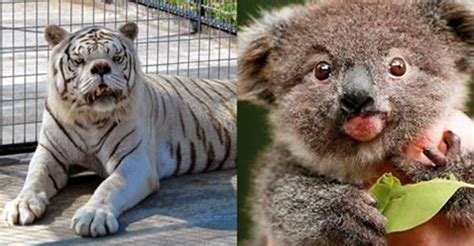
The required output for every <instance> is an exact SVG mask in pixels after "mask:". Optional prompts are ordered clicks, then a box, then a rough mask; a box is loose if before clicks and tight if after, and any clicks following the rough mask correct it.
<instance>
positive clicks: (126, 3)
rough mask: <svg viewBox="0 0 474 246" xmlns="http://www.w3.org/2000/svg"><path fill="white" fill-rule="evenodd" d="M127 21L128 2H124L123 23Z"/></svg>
mask: <svg viewBox="0 0 474 246" xmlns="http://www.w3.org/2000/svg"><path fill="white" fill-rule="evenodd" d="M127 21H128V0H126V1H125V22H127Z"/></svg>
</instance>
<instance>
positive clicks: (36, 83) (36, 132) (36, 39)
mask: <svg viewBox="0 0 474 246" xmlns="http://www.w3.org/2000/svg"><path fill="white" fill-rule="evenodd" d="M38 10H39V9H38V1H36V16H35V17H36V20H35V23H36V33H35V44H36V45H35V50H36V59H35V60H36V64H35V95H36V96H35V97H36V98H35V142H36V141H38V98H39V95H38V80H39V77H38V64H39V62H38V57H39V52H38V41H39V40H38V34H39V30H38Z"/></svg>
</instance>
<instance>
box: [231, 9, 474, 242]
mask: <svg viewBox="0 0 474 246" xmlns="http://www.w3.org/2000/svg"><path fill="white" fill-rule="evenodd" d="M239 36H240V37H241V40H240V48H241V52H240V59H239V67H238V76H239V82H238V86H239V88H238V93H239V97H240V99H245V100H251V101H254V102H256V103H259V104H263V105H265V106H267V107H269V108H270V111H271V116H270V121H271V124H272V126H273V129H274V144H273V145H272V146H271V147H269V148H268V151H267V154H266V155H264V157H263V158H262V159H261V161H260V162H261V164H262V168H261V169H260V170H259V171H258V172H256V178H255V183H256V184H255V187H257V188H256V190H255V196H254V197H253V198H252V202H254V203H255V208H254V212H255V221H256V222H257V223H258V228H259V231H260V233H261V234H263V235H267V236H270V237H271V238H273V239H274V240H275V242H274V243H279V244H281V245H306V244H321V245H326V244H330V245H334V244H335V243H336V244H345V245H368V244H374V245H381V244H382V245H383V244H385V237H384V233H383V231H384V229H383V228H384V221H383V217H382V215H380V214H379V213H378V212H377V211H376V210H375V209H374V207H373V201H371V199H370V196H369V195H368V193H367V192H366V191H364V190H363V189H362V184H363V183H364V182H365V181H367V180H368V179H370V178H373V175H374V172H373V170H374V167H375V166H376V165H377V164H379V163H381V161H382V160H385V159H387V158H390V157H392V158H393V162H394V164H397V163H398V162H397V156H398V155H400V153H402V148H403V146H406V144H407V143H408V142H410V141H411V140H413V139H414V138H415V136H416V135H417V134H419V133H420V132H421V131H422V130H423V129H426V128H427V126H429V125H430V124H432V123H433V122H435V121H436V120H437V119H440V117H441V116H442V115H444V114H446V113H447V112H450V111H452V110H455V109H458V110H463V109H464V105H465V103H466V100H467V98H468V92H467V91H468V90H467V85H468V81H469V78H470V77H471V75H472V73H473V71H474V16H473V14H472V12H470V11H469V10H468V9H467V8H466V7H465V6H462V5H460V4H456V3H455V2H453V1H442V0H438V1H429V0H426V1H396V0H386V1H367V0H366V1H363V0H357V1H342V0H341V1H339V0H333V1H331V0H327V1H318V2H308V3H306V4H305V5H304V6H290V7H287V8H284V9H282V10H279V11H276V12H270V13H265V14H264V15H263V17H262V18H261V19H259V20H257V21H256V22H255V23H254V24H253V25H251V26H250V27H248V28H246V29H244V30H243V32H242V33H240V34H239ZM394 57H402V58H403V59H404V60H405V61H406V62H407V64H408V65H407V73H406V75H404V76H403V77H401V78H394V77H392V76H390V75H389V73H388V67H389V65H388V64H389V62H390V61H391V60H392V59H393V58H394ZM320 61H326V62H328V63H330V64H331V65H332V73H331V77H330V79H329V81H325V82H323V81H318V80H317V79H316V78H315V76H314V68H315V66H316V64H318V63H319V62H320ZM354 66H363V67H366V68H367V69H368V71H369V74H370V77H371V79H372V80H373V81H374V83H373V84H374V88H375V89H374V90H375V97H374V103H373V110H374V111H378V112H383V113H385V114H386V116H387V125H386V127H385V128H384V130H383V132H382V133H381V134H380V135H379V136H378V137H377V138H375V139H373V140H372V141H369V142H358V141H355V140H353V139H351V138H349V137H348V136H347V135H345V134H344V133H343V132H342V130H341V128H342V124H343V122H344V121H345V117H346V116H345V115H344V114H342V113H341V110H340V101H339V99H340V97H341V95H342V88H341V87H342V82H343V80H344V78H345V73H346V72H347V71H348V70H349V69H351V68H353V67H354ZM451 152H452V154H451V155H450V157H449V162H450V163H449V164H448V165H447V167H446V168H440V169H438V170H433V169H431V168H424V167H422V166H421V165H416V164H414V165H412V166H413V167H415V168H412V169H410V170H408V169H403V168H401V167H400V169H402V171H404V172H406V174H407V175H408V176H410V177H412V179H413V180H414V181H418V180H424V179H427V178H432V177H436V176H443V175H444V174H446V173H448V172H454V173H455V174H456V175H457V176H458V177H459V178H460V179H461V180H465V181H469V182H472V181H473V177H474V176H473V174H472V171H471V169H472V165H473V164H474V161H473V158H472V156H473V154H472V153H466V152H465V151H461V150H459V151H451ZM472 196H473V194H472V192H467V191H465V190H463V191H460V192H458V193H457V194H456V196H455V197H454V198H453V199H451V201H450V203H449V204H448V206H447V207H446V208H445V211H446V212H447V215H448V217H449V218H450V219H452V220H453V221H459V220H461V221H462V222H463V223H464V224H465V225H466V226H472V224H473V222H474V216H473V215H474V203H473V202H472V201H473V200H472Z"/></svg>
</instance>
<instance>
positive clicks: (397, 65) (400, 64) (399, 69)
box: [390, 57, 407, 77]
mask: <svg viewBox="0 0 474 246" xmlns="http://www.w3.org/2000/svg"><path fill="white" fill-rule="evenodd" d="M406 72H407V66H406V64H405V61H404V60H403V59H402V58H398V57H397V58H394V59H393V60H392V62H390V74H392V75H393V76H397V77H401V76H403V75H404V74H405V73H406Z"/></svg>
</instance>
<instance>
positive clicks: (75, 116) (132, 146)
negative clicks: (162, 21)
mask: <svg viewBox="0 0 474 246" xmlns="http://www.w3.org/2000/svg"><path fill="white" fill-rule="evenodd" d="M105 30H106V31H107V29H105ZM107 32H108V31H107ZM112 34H114V35H117V36H119V37H120V34H119V33H113V32H112ZM122 38H123V37H122ZM120 41H121V42H123V43H124V45H126V46H128V47H133V44H132V43H131V42H130V40H126V39H122V40H120ZM67 44H68V43H67V42H63V43H61V44H58V46H56V47H55V48H54V49H53V55H52V60H53V61H54V60H55V59H57V58H58V57H57V56H61V54H62V53H61V52H62V50H63V49H64V47H65V46H66V45H67ZM130 49H131V50H132V53H133V55H134V58H135V60H136V62H135V67H134V68H135V72H132V74H133V78H132V80H133V81H132V82H133V84H135V86H134V87H133V89H132V90H131V91H129V92H127V93H128V95H127V99H125V100H123V101H121V102H119V103H117V104H115V106H114V107H111V106H110V105H106V106H105V107H102V108H101V107H99V108H97V107H92V106H83V107H82V108H78V107H74V105H73V106H71V103H70V102H68V101H66V100H64V99H61V95H60V93H61V92H62V91H63V90H64V88H65V87H64V86H62V85H64V84H66V83H63V81H60V83H58V82H57V81H56V80H57V79H58V78H59V77H61V76H59V75H58V76H57V77H56V80H55V79H54V78H53V77H54V76H53V74H52V70H53V69H51V71H50V78H51V83H50V87H49V95H48V99H47V106H46V110H45V112H44V113H43V124H42V128H41V133H40V137H39V146H38V148H37V150H36V152H35V153H34V155H33V158H32V160H31V163H30V165H29V169H28V174H27V178H26V181H25V185H24V187H23V189H22V191H21V192H20V194H19V195H18V196H17V198H16V199H15V200H13V201H11V202H8V203H7V204H6V206H5V209H4V216H5V219H6V220H7V222H8V223H9V224H11V225H13V224H21V225H26V224H30V223H32V222H33V221H34V220H35V219H38V218H40V217H41V215H42V214H43V213H44V211H45V208H46V206H47V205H48V203H49V199H50V198H51V197H53V196H54V195H56V193H57V192H58V190H59V189H61V188H63V187H64V186H65V185H66V183H67V179H68V169H69V166H70V165H73V164H79V165H81V166H83V167H85V168H87V169H90V170H93V171H95V172H97V173H98V174H99V175H101V176H103V177H105V178H106V179H105V180H104V181H103V182H102V183H101V184H100V186H99V187H98V188H97V189H96V190H95V192H94V194H93V195H92V197H91V199H90V200H89V201H88V202H87V203H86V204H85V205H84V206H83V207H81V208H80V209H79V210H77V211H76V213H75V214H74V216H73V218H72V222H71V229H73V230H74V232H75V233H77V234H79V235H82V236H93V237H96V236H103V235H106V234H108V233H115V232H117V230H118V220H117V219H118V217H119V215H120V214H121V213H122V212H123V211H125V210H126V209H129V208H131V207H133V206H134V205H135V204H137V203H138V202H140V201H141V200H142V199H144V198H145V197H146V196H148V195H149V194H150V193H152V192H153V191H155V190H157V189H158V187H159V180H160V179H161V178H165V177H169V176H172V175H174V174H175V175H182V174H187V173H195V172H203V171H212V170H217V169H219V168H222V169H225V168H231V167H235V156H236V124H235V123H236V122H235V121H236V98H235V83H232V82H225V81H214V80H200V79H191V78H179V77H171V76H160V75H156V76H147V75H144V74H143V73H142V72H141V70H140V65H139V62H138V60H137V57H136V54H135V53H134V51H133V48H130ZM104 57H105V56H102V57H100V59H105V58H104ZM93 61H94V60H93ZM93 61H92V62H93ZM108 62H110V63H111V64H112V61H108ZM51 66H54V62H52V63H51ZM84 69H88V68H84ZM117 69H118V68H113V73H112V74H110V75H107V76H112V75H116V74H119V73H120V70H117ZM82 73H87V70H85V71H82ZM86 77H87V76H86ZM82 79H84V78H82ZM85 79H87V78H85ZM74 83H76V81H72V82H70V83H69V84H68V85H67V86H71V84H74ZM58 85H59V86H58ZM90 86H97V83H96V84H95V85H90ZM118 86H120V85H118ZM72 88H73V87H71V88H68V90H72ZM92 89H94V88H92ZM165 114H166V115H165ZM97 122H104V123H97ZM181 122H183V124H184V125H182V124H181ZM100 140H103V141H102V142H101V141H100ZM193 147H194V148H193ZM211 150H213V152H211ZM210 154H211V155H210ZM209 155H210V156H209ZM209 158H213V159H209ZM178 165H180V167H179V169H177V168H178ZM191 168H193V170H191Z"/></svg>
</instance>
